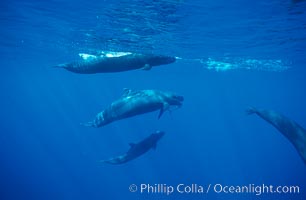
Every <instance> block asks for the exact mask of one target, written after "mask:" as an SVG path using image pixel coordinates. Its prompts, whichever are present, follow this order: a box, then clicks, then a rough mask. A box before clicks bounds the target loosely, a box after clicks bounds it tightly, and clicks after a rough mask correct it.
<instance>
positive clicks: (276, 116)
mask: <svg viewBox="0 0 306 200" xmlns="http://www.w3.org/2000/svg"><path fill="white" fill-rule="evenodd" d="M246 112H247V114H257V115H258V116H260V117H261V118H262V119H264V120H266V121H267V122H269V123H270V124H272V125H273V126H274V127H275V128H276V129H277V130H279V131H280V132H281V133H282V134H283V135H284V136H285V137H286V138H287V139H288V140H289V141H290V142H291V143H292V144H293V146H294V147H295V148H296V150H297V151H298V153H299V155H300V157H301V158H302V159H303V161H304V164H306V131H305V129H304V128H303V127H301V126H300V125H299V124H298V123H296V122H295V121H293V120H290V119H289V118H287V117H285V116H284V115H282V114H280V113H278V112H275V111H273V110H265V109H256V108H253V107H250V108H248V109H247V110H246Z"/></svg>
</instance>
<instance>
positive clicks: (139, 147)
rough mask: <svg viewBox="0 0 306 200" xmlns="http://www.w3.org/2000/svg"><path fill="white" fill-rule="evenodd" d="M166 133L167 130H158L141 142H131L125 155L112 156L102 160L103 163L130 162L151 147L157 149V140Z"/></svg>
mask: <svg viewBox="0 0 306 200" xmlns="http://www.w3.org/2000/svg"><path fill="white" fill-rule="evenodd" d="M164 135H165V132H162V131H156V132H155V133H152V134H151V135H150V136H149V137H147V138H145V139H143V140H142V141H140V142H139V143H130V149H129V150H128V151H127V152H126V153H125V154H123V155H121V156H118V157H114V158H110V159H107V160H101V162H102V163H109V164H114V165H116V164H123V163H126V162H129V161H131V160H133V159H135V158H138V157H139V156H141V155H143V154H145V153H146V152H148V151H149V150H150V149H156V145H157V142H158V141H159V140H160V139H161V138H162V137H163V136H164Z"/></svg>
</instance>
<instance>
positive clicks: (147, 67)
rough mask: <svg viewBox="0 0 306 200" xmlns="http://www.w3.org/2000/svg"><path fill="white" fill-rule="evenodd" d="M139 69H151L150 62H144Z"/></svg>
mask: <svg viewBox="0 0 306 200" xmlns="http://www.w3.org/2000/svg"><path fill="white" fill-rule="evenodd" d="M141 69H142V70H150V69H152V66H151V65H150V64H145V65H144V66H143V67H142V68H141Z"/></svg>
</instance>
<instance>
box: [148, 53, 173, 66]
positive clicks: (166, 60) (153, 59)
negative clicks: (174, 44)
mask: <svg viewBox="0 0 306 200" xmlns="http://www.w3.org/2000/svg"><path fill="white" fill-rule="evenodd" d="M175 61H176V58H175V57H173V56H162V55H151V56H148V63H149V64H150V65H151V66H158V65H166V64H170V63H173V62H175Z"/></svg>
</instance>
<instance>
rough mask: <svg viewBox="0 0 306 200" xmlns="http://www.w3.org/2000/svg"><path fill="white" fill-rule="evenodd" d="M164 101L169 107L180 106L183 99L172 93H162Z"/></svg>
mask: <svg viewBox="0 0 306 200" xmlns="http://www.w3.org/2000/svg"><path fill="white" fill-rule="evenodd" d="M164 99H165V101H166V102H167V103H168V104H169V105H174V106H182V104H183V101H184V97H183V96H181V95H177V94H174V93H170V92H167V93H164Z"/></svg>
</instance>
